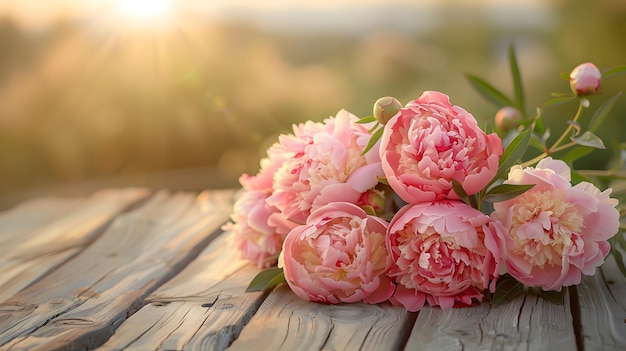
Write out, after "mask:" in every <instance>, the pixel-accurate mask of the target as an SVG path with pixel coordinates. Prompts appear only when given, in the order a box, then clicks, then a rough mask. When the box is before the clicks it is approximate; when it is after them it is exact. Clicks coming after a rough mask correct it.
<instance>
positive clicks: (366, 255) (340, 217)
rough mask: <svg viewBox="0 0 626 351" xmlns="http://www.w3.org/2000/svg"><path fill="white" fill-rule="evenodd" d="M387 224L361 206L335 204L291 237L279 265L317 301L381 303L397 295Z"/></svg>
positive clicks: (296, 287)
mask: <svg viewBox="0 0 626 351" xmlns="http://www.w3.org/2000/svg"><path fill="white" fill-rule="evenodd" d="M387 225H388V224H387V222H385V221H384V220H382V219H380V218H378V217H374V216H369V215H367V214H366V213H365V211H364V210H363V209H361V208H360V207H358V206H356V205H354V204H351V203H347V202H336V203H330V204H327V205H325V206H322V207H320V208H318V209H316V210H315V211H314V212H313V213H311V215H310V216H309V218H308V219H307V222H306V225H301V226H298V227H296V228H294V229H293V230H292V231H291V232H289V234H288V235H287V238H286V239H285V242H284V245H283V252H282V253H281V256H280V263H279V266H282V267H283V270H284V273H285V278H286V280H287V283H288V284H289V286H290V287H291V290H293V292H294V293H295V294H296V295H298V296H299V297H301V298H303V299H306V300H309V301H315V302H323V303H328V304H336V303H340V302H359V301H364V302H367V303H379V302H382V301H385V300H387V299H388V298H389V296H390V295H391V294H392V293H393V284H392V283H391V281H390V280H389V278H387V276H386V274H385V273H386V271H387V269H388V268H389V264H390V258H389V256H388V254H387V248H386V246H385V232H386V230H387Z"/></svg>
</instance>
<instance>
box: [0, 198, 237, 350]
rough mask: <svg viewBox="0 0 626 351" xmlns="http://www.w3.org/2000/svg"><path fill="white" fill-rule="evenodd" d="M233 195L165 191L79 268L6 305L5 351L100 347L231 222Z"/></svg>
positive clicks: (76, 264) (116, 224)
mask: <svg viewBox="0 0 626 351" xmlns="http://www.w3.org/2000/svg"><path fill="white" fill-rule="evenodd" d="M231 203H232V192H230V191H223V192H218V191H214V192H211V193H208V192H204V193H202V194H200V195H198V196H196V195H195V194H192V193H175V194H170V193H169V192H167V191H160V192H158V193H156V194H155V195H154V196H152V197H151V198H150V199H149V200H148V201H147V202H146V203H145V204H143V205H142V206H141V207H138V208H136V209H134V210H132V211H130V212H128V213H124V214H122V215H120V216H119V217H117V218H116V219H115V220H114V221H113V222H112V223H111V225H110V226H109V227H108V228H107V229H106V231H105V232H104V233H103V234H102V235H101V236H100V237H99V238H98V239H97V240H96V241H95V242H94V243H93V244H91V245H90V246H88V247H87V248H86V249H85V250H83V251H82V252H81V253H80V254H79V255H77V256H76V257H74V258H73V259H72V260H70V261H68V262H66V263H65V264H64V265H63V266H61V267H59V268H58V269H56V270H55V271H53V272H51V273H50V274H49V275H47V276H46V277H44V278H43V279H41V280H39V281H37V282H36V283H35V284H33V285H31V286H29V287H28V288H26V289H24V290H22V291H20V292H19V293H18V294H16V295H15V296H13V297H11V298H10V299H8V300H6V301H5V302H4V303H3V304H1V305H0V345H2V346H0V350H8V349H11V350H26V349H28V350H31V349H32V350H54V349H61V348H63V349H66V348H70V349H71V348H91V347H94V346H97V345H100V344H101V343H102V342H104V341H105V340H106V339H107V338H109V337H110V335H111V334H112V333H113V331H114V330H115V328H117V326H119V324H121V322H122V321H123V320H124V319H125V318H126V316H127V314H132V312H134V310H135V309H136V308H138V307H139V306H138V304H141V303H142V301H143V298H144V297H145V296H146V295H148V294H149V293H150V292H151V291H153V290H154V289H155V288H156V287H158V286H159V285H160V284H162V283H163V282H165V281H166V280H167V279H169V278H171V277H172V276H173V275H175V274H176V273H178V272H179V271H180V270H181V269H182V267H183V266H184V265H186V264H187V263H188V262H189V261H190V260H192V259H193V258H195V257H196V255H197V254H198V253H199V252H200V251H201V250H202V249H203V248H204V247H205V246H206V245H207V244H208V243H209V242H210V240H211V239H212V236H211V234H212V233H213V232H215V231H216V229H217V228H219V226H220V225H221V224H222V223H223V222H224V221H225V220H226V219H227V217H228V214H229V212H230V208H231Z"/></svg>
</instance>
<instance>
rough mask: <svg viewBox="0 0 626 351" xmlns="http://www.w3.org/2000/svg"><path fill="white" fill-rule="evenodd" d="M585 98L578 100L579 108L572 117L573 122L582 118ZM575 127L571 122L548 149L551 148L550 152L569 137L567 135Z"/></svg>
mask: <svg viewBox="0 0 626 351" xmlns="http://www.w3.org/2000/svg"><path fill="white" fill-rule="evenodd" d="M583 99H584V98H583ZM583 99H580V100H579V101H578V110H577V111H576V114H575V115H574V118H573V119H572V121H573V122H576V121H578V119H579V118H580V115H581V114H582V112H583V108H584V104H583V101H584V100H583ZM573 128H574V123H570V124H569V125H568V126H567V129H565V131H564V132H563V134H561V136H560V137H559V139H558V140H557V141H556V142H554V144H552V146H551V147H550V148H549V149H548V150H550V152H554V149H555V148H556V147H558V146H559V144H561V143H562V142H563V140H564V139H565V138H566V137H567V135H568V134H569V133H570V132H571V131H572V129H573Z"/></svg>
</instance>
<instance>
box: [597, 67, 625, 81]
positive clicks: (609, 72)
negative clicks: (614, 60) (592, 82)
mask: <svg viewBox="0 0 626 351" xmlns="http://www.w3.org/2000/svg"><path fill="white" fill-rule="evenodd" d="M624 73H626V66H616V67H611V68H607V69H605V70H604V72H602V79H607V78H611V77H613V76H617V75H619V74H624Z"/></svg>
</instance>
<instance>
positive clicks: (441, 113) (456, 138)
mask: <svg viewBox="0 0 626 351" xmlns="http://www.w3.org/2000/svg"><path fill="white" fill-rule="evenodd" d="M502 151H503V149H502V141H501V140H500V138H499V137H498V136H497V135H496V134H490V135H486V134H485V133H484V132H483V131H482V130H481V129H480V128H479V127H478V125H477V122H476V120H475V119H474V117H473V116H472V115H471V114H469V113H468V112H467V111H465V110H463V109H462V108H460V107H458V106H452V105H450V102H449V99H448V96H447V95H444V94H442V93H439V92H434V91H427V92H424V93H423V94H422V95H420V97H419V98H418V99H417V100H415V101H412V102H410V103H409V104H407V105H406V107H404V108H403V109H401V110H400V113H399V114H396V115H395V116H394V117H393V118H391V120H390V121H389V122H388V123H387V124H386V125H385V130H384V133H383V137H382V141H381V145H380V158H381V160H382V168H383V171H384V173H385V176H386V177H387V181H388V182H389V185H390V186H391V187H392V188H393V190H394V191H395V192H396V193H397V194H398V196H400V197H401V198H402V199H403V200H404V201H406V202H408V203H419V202H429V201H436V200H443V199H446V198H448V199H458V198H459V197H458V196H457V194H455V193H454V191H453V190H452V179H455V180H457V181H458V182H459V183H461V184H462V186H463V189H464V190H465V192H466V193H467V194H474V193H476V192H478V191H480V190H481V189H483V188H484V187H485V186H486V185H487V184H488V183H489V181H491V179H492V178H493V177H494V176H495V175H496V172H497V170H498V161H499V160H500V156H501V155H502Z"/></svg>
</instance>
